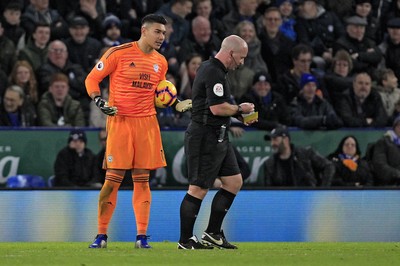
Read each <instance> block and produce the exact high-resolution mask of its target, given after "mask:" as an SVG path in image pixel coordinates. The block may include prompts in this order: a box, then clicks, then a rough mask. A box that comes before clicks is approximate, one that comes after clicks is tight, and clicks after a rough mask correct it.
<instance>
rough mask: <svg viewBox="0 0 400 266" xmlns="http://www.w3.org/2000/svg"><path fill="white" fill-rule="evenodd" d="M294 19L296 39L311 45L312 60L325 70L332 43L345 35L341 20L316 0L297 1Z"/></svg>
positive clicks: (330, 54)
mask: <svg viewBox="0 0 400 266" xmlns="http://www.w3.org/2000/svg"><path fill="white" fill-rule="evenodd" d="M296 21H297V23H296V25H295V30H296V32H297V41H298V42H301V43H305V44H309V45H311V47H312V48H313V50H314V58H313V61H314V62H315V63H316V64H317V66H318V68H320V69H322V70H325V66H326V65H328V64H329V63H330V61H331V60H332V57H333V54H332V47H333V44H334V43H335V41H336V40H337V39H338V38H339V37H340V36H343V35H345V30H344V27H343V25H342V22H341V21H340V19H339V18H338V17H337V16H336V14H335V13H333V12H330V11H327V10H325V8H324V7H323V6H322V5H320V4H318V1H317V0H301V1H299V16H298V18H297V20H296Z"/></svg>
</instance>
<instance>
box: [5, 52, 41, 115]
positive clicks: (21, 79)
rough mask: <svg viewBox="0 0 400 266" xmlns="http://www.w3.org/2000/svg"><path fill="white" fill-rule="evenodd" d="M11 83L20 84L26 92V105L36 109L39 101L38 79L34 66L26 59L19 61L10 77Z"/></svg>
mask: <svg viewBox="0 0 400 266" xmlns="http://www.w3.org/2000/svg"><path fill="white" fill-rule="evenodd" d="M9 83H10V84H11V85H18V86H20V87H21V88H22V89H23V90H24V93H25V100H24V105H27V106H31V108H33V109H35V110H36V106H37V104H38V102H39V96H38V90H37V81H36V77H35V73H34V72H33V69H32V66H31V65H30V64H29V63H28V62H27V61H25V60H22V61H17V62H16V63H15V65H14V67H13V70H12V71H11V74H10V77H9Z"/></svg>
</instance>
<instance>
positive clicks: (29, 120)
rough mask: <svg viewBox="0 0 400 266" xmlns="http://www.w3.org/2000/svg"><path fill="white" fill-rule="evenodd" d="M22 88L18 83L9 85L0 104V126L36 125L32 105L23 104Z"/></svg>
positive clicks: (23, 94) (35, 116)
mask: <svg viewBox="0 0 400 266" xmlns="http://www.w3.org/2000/svg"><path fill="white" fill-rule="evenodd" d="M25 96H26V95H25V93H24V90H23V89H22V88H21V87H20V86H18V85H11V86H9V87H8V88H7V89H6V91H5V94H4V98H3V102H2V105H0V126H9V127H11V126H12V127H31V126H36V118H37V115H36V111H35V109H34V108H33V106H32V105H30V106H28V105H25V104H24V102H25Z"/></svg>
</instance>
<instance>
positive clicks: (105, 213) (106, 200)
mask: <svg viewBox="0 0 400 266" xmlns="http://www.w3.org/2000/svg"><path fill="white" fill-rule="evenodd" d="M122 179H123V176H119V175H117V174H115V173H107V174H106V180H105V182H104V185H103V187H102V188H101V191H100V196H99V209H98V213H97V223H98V233H99V234H107V229H108V224H109V223H110V220H111V217H112V215H113V213H114V209H115V206H116V205H117V193H118V188H119V186H120V185H121V182H122Z"/></svg>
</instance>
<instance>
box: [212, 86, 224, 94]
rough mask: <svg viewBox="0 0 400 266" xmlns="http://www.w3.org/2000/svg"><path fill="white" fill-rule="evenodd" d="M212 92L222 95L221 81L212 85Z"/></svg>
mask: <svg viewBox="0 0 400 266" xmlns="http://www.w3.org/2000/svg"><path fill="white" fill-rule="evenodd" d="M213 91H214V94H215V95H217V96H219V97H222V96H223V95H224V86H222V84H221V83H217V84H215V85H214V87H213Z"/></svg>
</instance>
